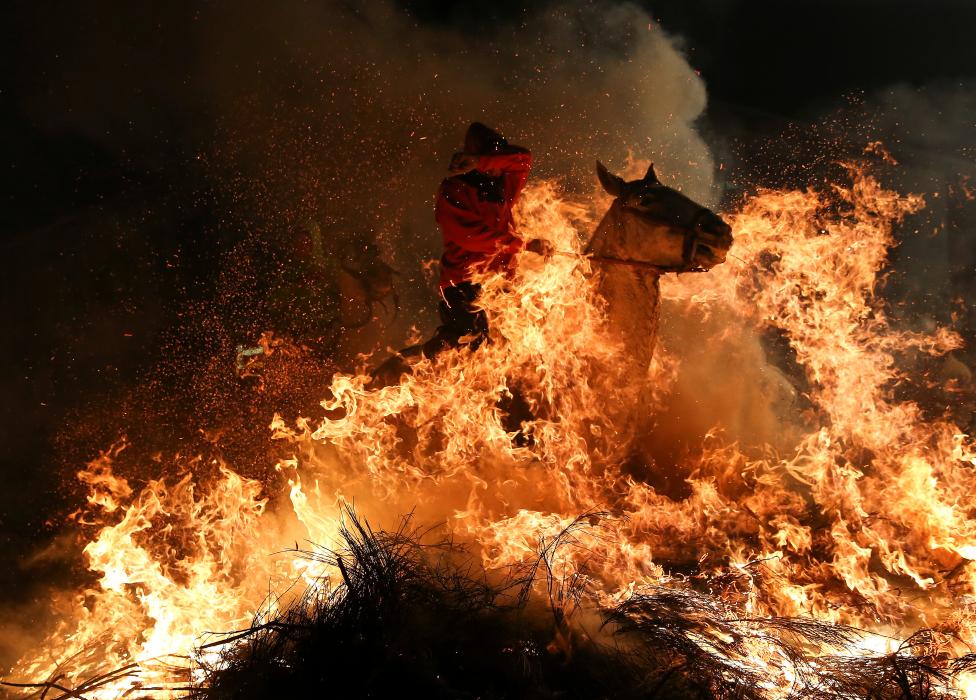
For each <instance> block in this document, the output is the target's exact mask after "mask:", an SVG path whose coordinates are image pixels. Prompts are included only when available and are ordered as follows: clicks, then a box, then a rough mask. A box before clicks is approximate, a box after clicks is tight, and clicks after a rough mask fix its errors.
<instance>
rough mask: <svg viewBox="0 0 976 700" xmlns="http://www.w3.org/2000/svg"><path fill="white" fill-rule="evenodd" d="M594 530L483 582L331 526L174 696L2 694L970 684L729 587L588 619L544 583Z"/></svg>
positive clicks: (936, 689) (486, 696)
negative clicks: (301, 576)
mask: <svg viewBox="0 0 976 700" xmlns="http://www.w3.org/2000/svg"><path fill="white" fill-rule="evenodd" d="M605 515H606V514H601V513H591V514H587V515H586V516H584V517H581V518H580V519H578V520H577V521H576V522H574V523H573V524H572V525H571V526H570V527H569V528H567V529H566V530H565V531H564V532H563V533H562V534H561V535H560V536H559V537H557V538H555V539H553V540H550V541H549V542H548V543H543V546H542V547H541V548H540V553H539V556H538V558H537V559H536V560H535V561H532V562H528V563H527V564H526V565H525V566H524V567H522V568H519V569H517V570H513V571H511V572H509V573H508V574H506V575H505V576H504V577H490V576H489V574H487V573H486V572H485V571H484V570H483V569H482V568H481V567H480V566H479V565H477V564H476V563H474V562H475V559H474V558H473V557H472V556H471V555H470V553H469V552H467V551H466V550H465V548H464V547H463V546H460V545H458V544H456V543H453V542H451V541H449V540H441V541H435V540H434V539H433V538H432V537H431V532H432V531H421V530H419V529H414V528H411V526H410V521H409V519H407V520H405V521H404V522H403V525H402V526H401V528H400V529H399V530H397V531H395V532H377V531H374V530H372V528H371V527H370V526H369V524H368V523H366V522H365V521H364V520H362V519H360V518H358V517H357V516H356V514H355V513H353V512H349V513H348V517H347V518H346V520H345V526H344V528H343V530H342V542H343V544H342V546H341V547H339V548H337V549H334V550H313V551H301V552H299V554H300V555H301V556H305V557H310V558H312V559H315V560H317V561H318V562H320V563H324V564H327V565H328V566H329V567H330V569H331V570H334V571H337V572H338V578H339V579H340V580H338V581H335V582H332V583H330V584H329V585H324V584H323V585H321V586H315V587H312V588H310V589H309V590H308V591H307V592H306V593H305V595H304V596H303V597H301V598H300V599H299V600H297V601H296V602H294V603H293V604H291V605H288V606H284V607H283V609H282V611H281V612H280V613H278V614H276V615H267V614H265V615H262V616H260V617H259V618H258V619H256V620H255V622H254V623H253V624H252V626H251V627H250V628H249V629H246V630H241V631H237V632H233V633H228V634H223V635H219V638H218V639H216V641H211V642H210V643H208V644H206V645H204V646H203V647H202V648H201V651H204V652H207V653H202V654H198V655H196V661H195V663H196V664H197V666H196V667H195V668H194V669H193V673H192V674H191V676H187V674H186V667H185V666H183V667H182V668H181V667H179V666H178V667H174V668H173V678H174V679H176V678H179V677H182V679H183V680H182V681H175V682H174V683H173V684H170V685H167V686H166V687H147V686H146V685H142V687H140V683H139V680H138V679H139V677H140V675H141V671H140V665H139V664H137V663H132V664H129V665H127V666H125V667H123V668H120V669H116V670H114V671H111V672H109V673H106V674H103V675H100V676H99V677H97V678H92V679H89V680H87V681H86V682H84V683H82V684H80V685H78V686H77V687H68V686H67V685H66V684H65V683H66V681H65V680H64V679H65V678H66V676H65V674H64V673H58V674H56V675H55V676H54V677H52V678H51V679H49V680H47V681H40V682H35V683H17V684H15V683H11V682H4V683H2V685H4V686H6V687H7V690H8V691H14V692H18V691H20V692H28V693H31V695H30V696H29V697H38V698H43V699H44V700H65V699H67V698H75V699H79V700H85V699H86V698H96V697H99V698H100V697H104V696H105V695H104V693H105V691H106V689H107V687H108V686H110V685H112V684H114V683H115V682H117V681H119V680H122V679H131V681H132V690H130V691H128V692H126V693H125V694H124V695H125V696H126V697H130V698H148V697H160V696H162V697H173V696H174V695H176V696H179V697H187V698H192V699H193V700H225V699H226V700H249V699H252V698H253V699H255V700H257V699H261V700H266V699H269V698H292V697H338V696H343V695H345V696H349V697H365V698H370V697H374V698H388V697H400V698H414V697H418V698H427V699H432V698H433V699H436V698H452V699H456V698H462V699H464V698H471V699H474V698H480V699H482V700H492V699H502V698H519V699H526V698H527V699H540V700H541V699H544V698H580V699H590V698H592V699H594V700H596V699H598V698H615V699H616V698H620V699H627V698H669V699H671V698H675V699H678V700H681V699H698V698H701V699H705V698H709V699H711V698H735V699H737V700H739V699H741V700H752V699H755V700H760V699H762V700H765V699H766V698H771V697H776V698H783V697H787V698H796V699H800V698H803V699H811V700H827V699H828V698H830V699H834V698H851V699H854V698H858V699H860V698H871V699H876V700H889V699H891V700H894V699H895V698H898V699H900V700H915V699H923V698H932V699H935V698H950V697H958V695H956V694H955V693H954V691H952V690H951V688H952V686H953V680H954V678H955V676H956V675H958V674H960V673H964V672H973V671H976V655H968V656H964V657H961V658H955V659H951V658H946V657H945V656H944V655H940V654H939V653H938V652H937V651H935V650H936V649H938V648H939V645H938V644H934V643H932V642H933V637H932V634H934V633H930V632H920V633H918V634H916V635H915V636H913V637H912V638H911V639H909V640H907V641H906V642H905V643H903V644H902V645H901V647H900V648H899V649H897V650H896V651H895V652H893V653H891V654H887V655H881V656H864V655H863V654H859V655H844V654H842V653H839V652H838V651H837V650H843V649H854V648H857V645H858V642H859V641H860V640H861V639H862V638H863V636H864V633H863V632H862V631H860V630H857V629H854V628H851V627H844V626H839V625H831V624H828V623H824V622H818V621H815V620H810V619H801V618H746V617H743V616H742V614H741V608H742V606H741V605H737V604H736V602H735V595H734V590H735V588H736V585H737V583H736V581H735V580H734V579H735V577H736V575H737V574H727V575H725V576H724V577H712V578H707V579H706V578H696V579H692V578H688V579H685V580H683V581H682V582H681V585H677V584H676V585H673V586H666V587H665V586H661V587H652V588H645V589H642V590H641V591H640V593H636V594H634V595H632V596H631V597H630V598H629V599H628V600H626V601H624V602H623V603H621V604H619V605H617V606H615V607H612V608H606V607H600V606H599V605H597V604H596V603H595V602H594V601H593V600H592V597H591V596H589V595H588V594H587V589H588V583H589V581H588V579H587V577H586V575H585V573H584V572H577V573H575V574H573V575H572V576H569V577H559V576H557V575H556V574H555V573H554V568H555V567H554V566H553V563H554V561H555V555H556V552H557V551H558V550H559V548H560V547H564V546H577V545H578V544H579V541H578V540H577V539H576V535H577V533H578V532H579V530H580V529H582V528H586V527H591V526H593V523H595V522H599V520H600V518H601V517H603V516H605ZM757 566H761V564H757ZM730 591H731V592H733V594H732V595H730V594H729V592H730ZM740 602H741V601H740ZM756 650H761V651H762V653H763V654H764V655H765V656H766V657H767V658H768V659H772V658H775V659H776V663H777V664H778V668H775V669H774V668H772V667H770V666H767V665H765V663H764V662H763V661H762V660H761V659H758V658H756V656H755V651H756ZM69 663H70V662H69ZM201 664H202V665H201ZM62 670H63V669H62ZM784 676H785V677H789V678H791V679H792V680H791V681H790V683H789V684H788V687H783V682H782V678H783V677H784ZM189 677H192V679H193V681H192V682H189V683H188V682H186V679H187V678H189ZM775 678H778V679H780V680H779V682H778V683H774V679H775ZM18 697H25V696H24V695H20V696H18Z"/></svg>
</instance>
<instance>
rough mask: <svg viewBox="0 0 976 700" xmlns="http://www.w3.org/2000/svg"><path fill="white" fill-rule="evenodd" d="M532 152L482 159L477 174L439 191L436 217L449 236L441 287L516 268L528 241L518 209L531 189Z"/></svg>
mask: <svg viewBox="0 0 976 700" xmlns="http://www.w3.org/2000/svg"><path fill="white" fill-rule="evenodd" d="M531 165H532V154H531V153H529V152H528V151H527V150H525V149H524V148H519V147H518V146H505V147H504V151H503V152H501V153H491V154H488V155H483V156H480V158H479V160H478V164H477V166H475V169H474V170H472V171H471V172H468V173H465V174H463V175H455V176H454V177H449V178H447V179H446V180H444V181H443V182H442V183H441V186H440V188H439V189H438V190H437V203H436V205H435V207H434V217H435V218H436V220H437V223H438V225H439V226H440V228H441V234H442V235H443V237H444V255H443V256H441V282H440V286H441V288H442V289H443V288H444V287H450V286H452V285H455V284H458V283H459V282H468V281H470V280H471V275H472V273H473V272H474V271H475V270H488V271H497V270H505V269H508V268H510V267H511V265H512V262H513V259H514V257H515V254H516V253H517V252H518V251H519V250H520V249H521V248H522V239H521V238H519V237H518V234H517V233H516V232H515V226H514V223H513V222H512V207H513V206H514V204H515V200H516V199H517V198H518V196H519V193H520V192H521V191H522V188H523V187H524V186H525V181H526V179H527V178H528V176H529V168H530V167H531Z"/></svg>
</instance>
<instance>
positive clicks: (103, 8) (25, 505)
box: [0, 0, 976, 587]
mask: <svg viewBox="0 0 976 700" xmlns="http://www.w3.org/2000/svg"><path fill="white" fill-rule="evenodd" d="M350 4H355V3H350ZM603 4H604V5H606V6H610V5H613V4H614V3H611V2H606V3H603ZM639 4H640V5H641V6H643V7H645V8H647V9H649V10H650V11H651V12H652V13H653V14H654V16H655V17H656V18H657V19H658V20H659V22H660V24H661V26H662V27H663V28H664V29H665V30H666V31H667V32H669V33H671V34H675V35H680V36H681V37H683V41H684V49H685V51H686V53H687V55H688V57H689V61H690V62H691V64H692V65H693V67H695V68H696V69H698V70H699V71H700V72H701V74H702V77H703V78H704V80H705V83H706V86H707V88H708V92H709V105H710V107H709V111H708V113H707V114H706V121H707V123H708V128H709V130H710V131H712V132H718V133H721V132H722V131H724V130H726V129H727V130H728V131H729V132H732V131H734V132H735V133H736V134H737V135H739V136H740V137H741V136H742V135H743V134H745V135H748V134H751V133H754V134H757V135H762V136H765V135H768V133H770V130H771V129H774V128H778V127H779V126H781V125H782V124H784V123H786V122H788V121H789V120H799V121H801V122H804V121H807V120H811V119H815V118H816V117H817V115H818V114H820V113H822V112H823V111H825V110H829V109H831V108H834V107H839V106H841V105H843V103H844V100H845V99H846V98H847V97H849V96H855V97H857V96H862V95H869V94H871V93H874V92H875V91H878V90H880V89H882V88H886V87H888V86H891V85H894V84H905V83H907V84H908V85H911V86H923V85H929V84H957V83H960V82H964V81H968V82H969V83H970V84H972V80H973V78H976V48H974V47H976V38H974V36H973V32H974V29H976V3H973V2H971V1H969V0H925V1H922V0H916V1H915V2H908V1H905V0H816V1H814V0H790V1H789V2H783V1H782V0H780V1H776V2H772V1H769V0H702V1H701V2H684V1H673V0H666V1H665V0H662V1H660V2H655V1H653V0H645V1H644V2H642V3H639ZM402 6H403V8H404V9H405V10H406V11H408V12H410V13H411V14H412V15H413V17H414V18H415V19H416V21H417V22H419V23H420V24H422V25H431V26H441V27H449V28H453V29H456V30H457V31H459V32H460V33H461V34H462V35H463V36H465V37H467V38H468V39H467V42H468V45H469V46H470V47H472V48H471V49H470V50H472V51H476V50H477V49H478V47H479V46H481V45H483V44H484V43H485V42H490V40H491V37H492V35H493V34H494V32H496V31H497V30H498V27H499V26H505V25H511V24H513V23H514V24H517V23H519V22H521V21H523V20H524V18H525V17H526V16H527V15H528V14H530V13H535V12H544V11H547V10H546V9H545V8H544V7H542V5H541V4H540V3H519V2H497V3H490V2H479V3H470V2H461V1H458V2H432V1H424V0H407V1H405V2H403V3H402ZM149 7H150V6H149V5H145V4H143V3H123V2H95V3H49V2H42V1H39V0H31V1H28V2H16V1H14V2H7V3H4V8H3V9H2V10H0V13H2V16H0V25H2V26H4V28H5V29H6V37H5V38H4V40H3V41H2V42H0V55H2V65H4V67H5V68H4V78H5V80H4V81H3V84H2V86H0V89H2V93H0V98H2V104H3V105H4V107H3V109H2V112H0V139H2V143H3V154H4V158H3V165H4V168H3V175H2V180H3V181H2V188H0V190H2V192H0V202H2V203H3V204H2V207H3V216H2V217H0V246H2V248H0V259H2V261H3V265H4V266H5V267H4V273H3V279H4V284H3V289H4V292H3V300H2V306H0V308H2V313H3V318H4V321H5V326H6V337H5V339H4V342H3V350H2V353H3V355H2V357H3V360H2V362H0V367H2V369H0V384H2V387H3V389H2V391H3V394H2V395H3V397H4V399H5V400H4V401H3V403H2V410H0V425H3V426H4V431H5V434H3V437H2V444H3V446H4V450H3V451H2V454H0V475H3V478H4V481H5V487H4V489H2V492H0V550H2V549H4V547H5V546H11V544H12V546H13V547H14V549H15V550H16V551H23V549H24V548H25V547H26V545H25V544H24V543H25V542H30V541H32V540H33V539H34V538H36V536H37V533H38V532H40V531H42V530H43V523H44V521H45V519H46V518H47V517H48V515H47V514H48V513H49V509H50V504H51V503H59V500H58V498H59V496H57V495H56V493H57V492H58V484H59V479H58V478H57V476H56V472H57V471H58V470H60V469H62V468H63V467H64V465H63V464H62V461H63V462H67V463H68V464H71V463H74V462H75V461H76V460H78V459H81V458H82V456H83V455H88V456H91V450H92V449H93V444H94V445H97V446H103V444H102V443H100V442H99V441H100V440H102V439H104V437H105V435H102V434H100V433H98V431H94V433H93V435H92V436H91V440H93V441H94V442H87V441H86V440H83V439H80V438H76V439H74V442H72V441H71V440H69V443H71V445H73V450H72V449H68V450H67V452H66V453H61V456H56V455H55V452H56V449H55V448H58V449H61V448H63V447H64V443H63V440H61V438H63V430H62V429H63V427H64V423H65V421H66V420H69V419H70V418H71V417H72V416H75V415H77V413H78V412H79V411H84V410H85V409H86V407H87V405H88V403H89V402H90V401H91V402H95V403H105V402H110V400H111V396H113V395H114V392H118V391H121V390H122V389H124V388H125V387H127V386H129V385H131V384H132V383H134V382H136V381H139V378H140V377H141V376H142V375H141V374H140V373H141V372H144V371H145V370H146V369H147V368H149V367H153V366H155V365H156V364H157V363H158V362H159V361H160V353H161V352H163V351H162V349H161V348H163V345H164V343H163V341H162V340H161V338H163V336H165V335H166V332H167V329H171V328H173V327H174V325H175V324H178V322H179V319H180V318H182V315H183V312H184V307H185V305H186V304H187V303H189V302H192V301H194V300H200V299H205V298H206V297H207V294H208V290H209V289H210V287H209V285H210V282H211V280H209V279H208V278H207V276H206V274H205V273H204V272H202V271H204V270H206V269H207V265H208V264H209V262H210V261H212V260H213V259H214V257H215V256H216V255H217V252H216V246H217V243H216V242H215V240H214V239H213V238H208V237H207V236H201V235H200V231H201V230H208V229H210V228H213V227H217V226H219V224H220V216H221V215H220V211H219V209H218V208H217V207H216V206H215V205H214V197H213V194H212V192H211V190H210V188H209V185H208V182H207V175H206V173H205V172H204V171H203V170H202V169H201V167H200V165H199V162H198V158H197V156H198V154H199V153H201V152H203V151H206V148H207V144H208V142H209V139H210V138H211V136H212V132H211V129H212V122H211V121H210V120H209V119H207V118H206V115H205V114H204V111H205V110H206V109H207V107H206V105H207V101H206V99H204V98H205V95H202V94H200V92H199V90H200V89H201V88H200V86H199V85H198V84H197V85H187V84H185V83H184V82H183V81H182V79H181V78H180V76H182V75H184V74H185V73H186V72H187V71H188V69H189V67H190V66H191V65H193V64H195V63H196V62H197V61H198V59H199V58H200V56H199V55H198V53H197V52H200V51H201V50H202V49H201V47H200V44H199V43H191V42H190V40H189V35H190V30H191V28H192V27H193V24H194V22H195V15H196V10H195V7H194V4H193V3H189V2H183V1H182V0H175V1H173V2H167V3H159V4H155V5H154V6H153V9H151V10H150V9H149ZM233 21H234V22H235V23H240V22H242V19H241V16H240V13H238V14H237V15H236V16H235V18H234V20H233ZM239 28H240V27H239V25H238V24H235V25H229V26H228V27H227V32H234V31H237V30H238V29H239ZM204 50H205V49H204ZM92 86H97V89H93V87H92ZM103 105H104V108H100V107H101V106H103ZM128 113H131V119H127V118H124V115H126V114H128ZM132 192H137V193H138V198H139V200H140V201H139V206H138V207H135V205H134V204H133V205H131V206H133V207H135V208H137V209H138V211H139V214H138V215H139V216H141V217H143V220H144V227H143V229H142V231H143V233H144V235H143V236H142V237H141V238H140V239H139V240H138V241H131V240H129V241H127V242H126V243H125V245H120V244H119V243H118V241H117V240H116V239H115V238H113V237H112V236H111V235H109V234H108V233H106V231H110V230H111V228H112V225H113V224H112V221H116V220H131V217H132V216H134V215H135V214H133V213H132V212H131V211H129V210H128V209H127V207H128V206H130V204H129V202H130V201H132V198H131V197H130V196H129V195H130V193H132ZM147 193H148V194H147ZM133 196H135V195H133ZM160 212H166V214H165V215H163V214H161V213H160ZM93 220H97V221H98V222H100V224H99V225H98V226H87V227H86V224H87V223H88V222H91V221H93ZM65 222H68V224H72V223H77V224H78V226H79V227H80V228H83V229H85V230H89V231H93V232H95V233H92V234H91V235H90V236H88V237H83V238H77V237H70V236H67V235H66V234H65V230H66V226H65ZM176 259H180V260H183V261H186V260H187V259H191V260H193V261H195V262H193V263H187V264H184V265H183V266H182V267H181V266H178V265H177V266H175V267H174V265H173V264H172V263H173V260H176ZM139 266H141V267H139ZM136 268H138V269H136ZM120 290H121V291H120ZM187 300H189V301H187ZM130 331H131V332H133V337H132V338H131V340H114V341H112V342H110V343H107V342H105V341H104V339H105V338H108V337H111V338H128V337H129V336H126V335H124V333H127V332H130ZM90 396H96V397H97V399H89V398H88V397H90ZM107 433H109V434H110V433H111V430H107ZM13 483H17V484H20V485H22V486H23V488H22V489H21V490H19V491H17V490H13V489H11V488H10V487H9V485H10V484H13ZM6 575H7V574H3V575H0V587H2V586H3V585H4V584H5V583H6V580H5V576H6Z"/></svg>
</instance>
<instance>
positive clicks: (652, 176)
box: [644, 163, 661, 185]
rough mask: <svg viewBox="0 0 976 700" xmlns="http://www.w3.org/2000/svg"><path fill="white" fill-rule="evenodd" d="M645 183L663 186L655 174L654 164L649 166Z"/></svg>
mask: <svg viewBox="0 0 976 700" xmlns="http://www.w3.org/2000/svg"><path fill="white" fill-rule="evenodd" d="M644 182H653V183H654V184H656V185H660V184H661V181H660V180H658V179H657V173H656V172H654V163H651V164H650V166H648V168H647V173H646V174H645V175H644Z"/></svg>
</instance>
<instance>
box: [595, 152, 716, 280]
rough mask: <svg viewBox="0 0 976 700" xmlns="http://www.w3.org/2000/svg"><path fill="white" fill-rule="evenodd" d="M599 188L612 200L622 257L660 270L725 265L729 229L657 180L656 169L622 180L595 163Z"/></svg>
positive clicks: (700, 207) (707, 211) (713, 214)
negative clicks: (619, 234)
mask: <svg viewBox="0 0 976 700" xmlns="http://www.w3.org/2000/svg"><path fill="white" fill-rule="evenodd" d="M596 171H597V176H598V177H599V179H600V184H601V185H603V189H605V190H606V191H607V192H609V193H610V194H612V195H613V196H614V197H616V201H615V202H614V207H613V208H612V209H611V213H615V214H616V217H617V219H618V222H619V226H620V230H621V232H622V234H623V238H622V239H621V240H619V241H618V247H621V248H623V249H622V250H618V251H616V252H617V253H618V254H620V255H621V257H627V258H629V259H632V260H637V261H640V262H646V263H649V264H652V265H656V266H659V267H660V268H662V269H663V270H675V271H682V270H694V269H704V270H708V269H710V268H712V267H715V266H716V265H718V264H720V263H723V262H725V256H726V254H727V253H728V251H729V248H731V247H732V227H731V226H729V225H728V224H727V223H725V222H724V221H723V220H722V219H721V217H719V216H718V215H717V214H715V213H714V212H712V211H711V210H709V209H708V208H706V207H703V206H702V205H700V204H698V203H696V202H694V201H692V200H691V199H689V198H688V197H686V196H685V195H683V194H681V193H680V192H678V191H677V190H674V189H671V188H670V187H667V186H665V185H662V184H661V182H660V181H659V180H658V179H657V174H656V173H655V172H654V165H653V164H652V165H651V167H650V168H648V169H647V174H646V175H644V177H643V178H642V179H640V180H631V181H630V182H627V181H625V180H624V179H623V178H621V177H619V176H618V175H613V174H612V173H610V172H609V171H608V170H607V169H606V168H605V167H604V166H603V164H602V163H599V162H598V163H597V164H596Z"/></svg>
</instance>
